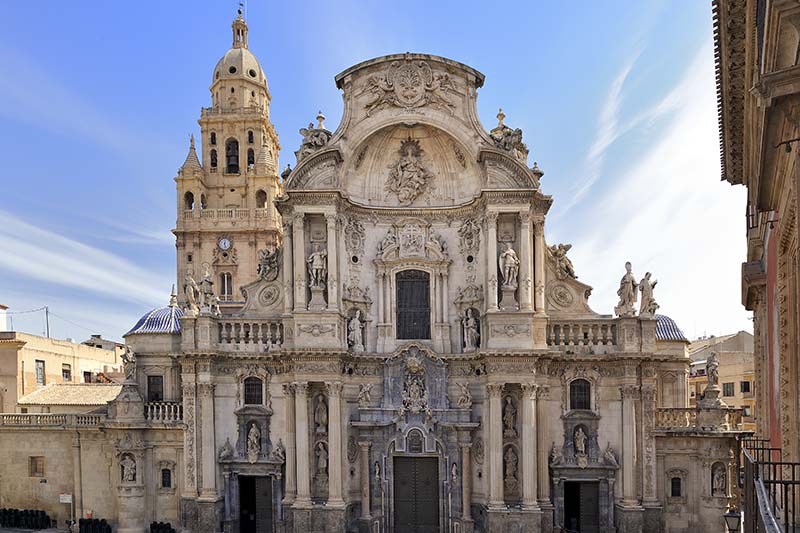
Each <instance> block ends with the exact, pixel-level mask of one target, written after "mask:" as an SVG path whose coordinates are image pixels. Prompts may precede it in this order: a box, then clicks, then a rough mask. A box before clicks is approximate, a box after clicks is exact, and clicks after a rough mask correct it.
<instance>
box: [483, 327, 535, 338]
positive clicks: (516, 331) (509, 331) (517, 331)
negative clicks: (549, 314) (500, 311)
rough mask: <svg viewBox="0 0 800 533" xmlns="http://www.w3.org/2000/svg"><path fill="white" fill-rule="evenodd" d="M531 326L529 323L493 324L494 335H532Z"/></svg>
mask: <svg viewBox="0 0 800 533" xmlns="http://www.w3.org/2000/svg"><path fill="white" fill-rule="evenodd" d="M530 332H531V328H530V326H527V325H524V326H523V325H519V324H506V325H498V326H492V333H493V334H494V335H505V336H506V337H516V336H519V335H530Z"/></svg>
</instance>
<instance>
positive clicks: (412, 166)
mask: <svg viewBox="0 0 800 533" xmlns="http://www.w3.org/2000/svg"><path fill="white" fill-rule="evenodd" d="M422 153H423V151H422V148H421V147H420V145H419V141H417V140H415V139H411V138H410V137H409V138H408V139H406V140H405V141H402V142H401V143H400V150H398V154H399V155H400V157H399V158H398V159H397V161H395V162H394V163H392V164H391V165H389V178H388V179H387V180H386V189H387V190H388V191H390V192H393V193H394V194H396V195H397V199H398V200H400V205H408V204H410V203H411V202H413V201H414V200H415V199H416V198H417V197H418V196H419V195H420V194H422V193H423V192H425V190H426V189H428V188H429V186H430V182H431V180H432V179H433V173H432V172H431V171H430V170H428V169H427V168H425V164H424V163H423V161H422Z"/></svg>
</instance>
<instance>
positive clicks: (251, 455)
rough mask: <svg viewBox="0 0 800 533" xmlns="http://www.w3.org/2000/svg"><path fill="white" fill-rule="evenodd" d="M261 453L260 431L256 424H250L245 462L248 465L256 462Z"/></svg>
mask: <svg viewBox="0 0 800 533" xmlns="http://www.w3.org/2000/svg"><path fill="white" fill-rule="evenodd" d="M260 453H261V430H260V429H258V424H255V423H254V424H251V425H250V431H248V432H247V460H248V461H250V463H255V462H256V461H258V454H260Z"/></svg>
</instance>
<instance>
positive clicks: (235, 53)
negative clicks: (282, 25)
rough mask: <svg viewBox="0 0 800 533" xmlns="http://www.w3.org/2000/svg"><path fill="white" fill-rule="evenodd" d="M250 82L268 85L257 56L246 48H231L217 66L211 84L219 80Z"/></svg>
mask: <svg viewBox="0 0 800 533" xmlns="http://www.w3.org/2000/svg"><path fill="white" fill-rule="evenodd" d="M242 79H245V80H248V81H252V82H255V83H259V84H263V85H266V84H267V78H266V77H265V76H264V70H263V69H262V68H261V64H260V63H259V62H258V59H256V56H254V55H253V53H252V52H251V51H250V50H248V49H247V48H245V47H236V48H231V49H230V50H228V51H227V52H225V55H224V56H222V59H220V60H219V62H218V63H217V66H216V67H214V77H213V79H212V80H211V83H212V84H213V83H215V82H217V81H219V80H242Z"/></svg>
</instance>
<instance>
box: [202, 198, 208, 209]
mask: <svg viewBox="0 0 800 533" xmlns="http://www.w3.org/2000/svg"><path fill="white" fill-rule="evenodd" d="M206 207H208V202H206V195H205V194H201V195H200V209H205V208H206Z"/></svg>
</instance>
